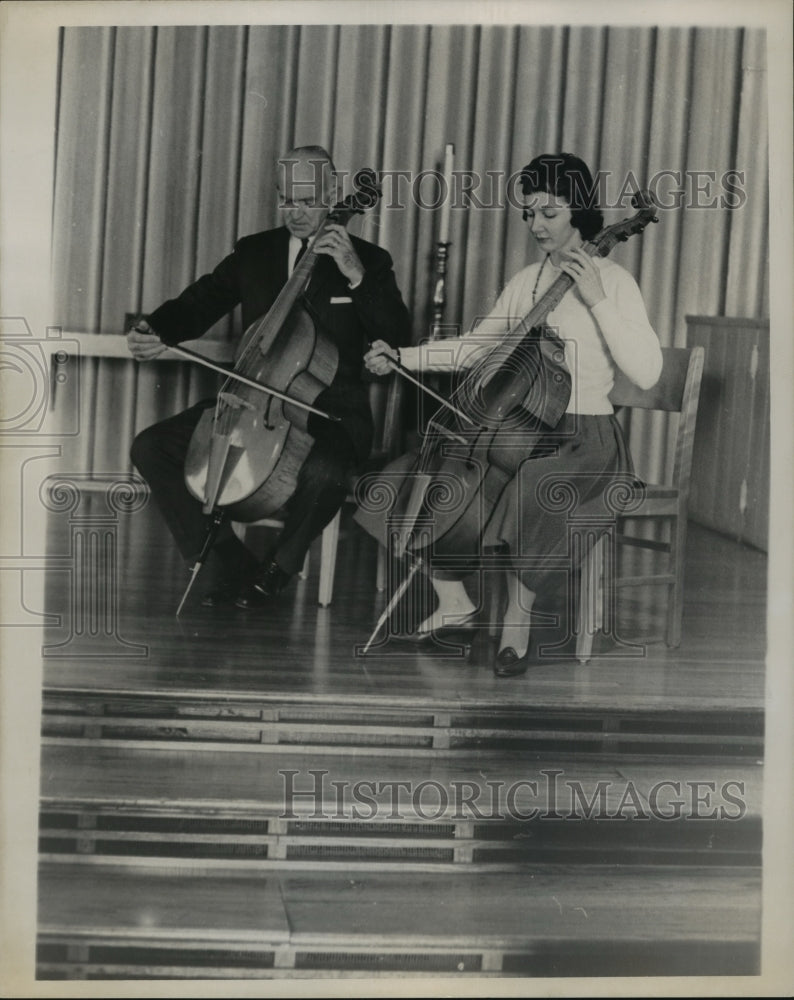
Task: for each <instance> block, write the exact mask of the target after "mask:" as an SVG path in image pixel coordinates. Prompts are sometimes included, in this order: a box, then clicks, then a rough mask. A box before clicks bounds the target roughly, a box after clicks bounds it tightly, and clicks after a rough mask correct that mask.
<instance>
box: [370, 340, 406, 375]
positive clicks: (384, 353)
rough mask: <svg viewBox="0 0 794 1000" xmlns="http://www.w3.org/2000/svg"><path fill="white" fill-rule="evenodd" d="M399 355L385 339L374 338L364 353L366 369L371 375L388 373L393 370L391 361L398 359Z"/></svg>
mask: <svg viewBox="0 0 794 1000" xmlns="http://www.w3.org/2000/svg"><path fill="white" fill-rule="evenodd" d="M398 360H399V355H398V353H397V351H395V349H394V348H393V347H389V345H388V344H387V343H386V341H385V340H376V341H375V342H374V343H373V345H372V347H370V349H369V350H368V351H367V353H366V354H365V355H364V364H365V365H366V366H367V371H369V372H372V374H373V375H388V374H389V372H390V371H392V370H393V365H392V362H393V361H398Z"/></svg>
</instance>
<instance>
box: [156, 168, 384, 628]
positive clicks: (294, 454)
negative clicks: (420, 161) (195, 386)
mask: <svg viewBox="0 0 794 1000" xmlns="http://www.w3.org/2000/svg"><path fill="white" fill-rule="evenodd" d="M354 187H355V190H354V192H353V194H351V195H349V196H348V197H347V198H345V199H344V200H343V201H342V202H340V203H339V204H337V205H336V206H334V207H333V208H332V209H331V211H330V212H329V214H328V215H327V216H326V218H325V219H324V220H323V222H322V224H321V226H320V228H319V229H318V231H317V233H316V234H315V237H314V238H315V240H316V239H319V238H320V237H321V236H322V235H323V233H324V232H325V230H326V227H327V226H328V224H329V223H336V224H339V225H347V223H348V222H349V220H350V219H351V218H352V217H353V216H354V215H356V214H360V213H362V212H364V211H365V210H366V209H368V208H371V207H372V206H374V205H375V204H376V202H377V200H378V198H379V197H380V190H379V189H378V187H377V186H376V184H375V174H374V172H372V171H368V170H362V171H359V172H358V173H357V174H356V176H355V178H354ZM318 259H319V255H318V254H316V253H315V252H314V251H313V249H312V247H311V246H309V247H307V249H306V252H305V253H304V254H303V256H302V257H301V259H300V260H299V261H298V263H297V265H296V267H295V269H294V270H293V273H292V275H291V276H290V278H289V279H288V281H287V283H286V284H285V285H284V286H283V288H282V289H281V291H280V292H279V294H278V296H277V298H276V300H275V301H274V302H273V304H272V306H271V307H270V309H269V310H268V312H267V313H266V314H265V316H263V317H262V318H261V319H259V320H257V321H255V322H254V323H252V324H251V326H250V327H249V328H248V330H247V331H246V332H245V334H244V335H243V337H242V339H241V342H240V345H239V349H238V351H237V355H236V358H235V362H234V366H233V369H232V370H231V371H229V370H226V369H223V368H221V367H220V366H216V365H213V364H212V363H211V362H207V361H206V360H205V359H203V358H201V356H200V355H197V354H195V353H194V352H192V351H189V350H187V349H185V348H180V347H174V348H172V350H174V351H176V353H178V354H182V355H184V356H185V357H188V358H190V359H191V360H196V361H199V363H201V364H203V365H205V366H207V367H210V368H213V369H214V370H216V371H220V372H222V373H223V374H224V375H225V376H226V381H225V383H224V384H223V386H222V388H221V390H220V392H219V393H218V395H217V399H216V403H215V406H214V407H210V408H208V409H207V410H206V411H205V412H204V413H203V414H202V416H201V419H200V421H199V423H198V425H197V426H196V429H195V431H194V432H193V436H192V438H191V441H190V444H189V447H188V452H187V456H186V459H185V483H186V485H187V488H188V490H189V491H190V492H191V493H192V495H193V496H194V497H196V499H198V500H199V501H201V503H202V511H203V513H204V514H207V515H210V517H211V521H210V525H209V528H208V532H207V537H206V539H205V543H204V546H203V548H202V550H201V553H200V554H199V556H198V558H197V560H196V563H195V564H194V566H193V569H192V575H191V578H190V581H189V583H188V587H187V589H186V591H185V594H184V595H183V597H182V601H181V602H180V605H179V608H178V609H177V615H178V614H179V612H180V611H181V609H182V606H183V605H184V602H185V600H186V598H187V595H188V593H189V592H190V589H191V587H192V585H193V582H194V581H195V578H196V576H197V574H198V571H199V569H200V568H201V566H202V565H203V562H204V560H205V558H206V556H207V554H208V552H209V550H210V548H211V547H212V544H213V542H214V539H215V537H216V535H217V532H218V530H219V528H220V526H221V524H222V523H223V521H224V519H225V518H227V517H229V518H232V519H234V520H239V521H244V522H250V521H256V520H259V519H260V518H264V517H267V516H269V515H272V514H275V513H276V512H277V511H280V510H281V509H282V508H283V507H284V504H285V503H286V502H287V501H288V500H289V498H290V497H291V496H292V494H293V493H294V492H295V489H296V486H297V479H298V474H299V473H300V469H301V467H302V465H303V463H304V461H305V460H306V457H307V456H308V454H309V452H310V450H311V448H312V446H313V443H314V437H313V436H312V434H311V433H310V431H309V416H310V415H311V414H314V415H316V416H318V417H320V418H323V419H327V420H329V421H332V422H339V421H340V418H339V417H338V416H335V415H334V414H332V413H326V412H325V411H323V410H322V409H320V408H318V407H317V406H315V405H314V404H315V401H316V400H317V397H318V396H319V395H320V394H321V393H322V392H323V390H325V389H327V388H328V387H329V386H330V385H331V383H332V382H333V380H334V377H335V375H336V372H337V368H338V362H339V357H338V351H337V348H336V346H335V345H334V344H333V343H332V341H331V340H330V339H329V338H328V337H327V336H325V335H324V333H323V330H322V328H321V326H320V324H319V322H318V321H317V319H316V317H315V315H314V314H313V311H312V308H311V304H310V302H309V300H308V298H307V296H306V290H307V287H308V285H309V282H310V280H311V277H312V274H313V271H314V268H315V265H316V263H317V260H318Z"/></svg>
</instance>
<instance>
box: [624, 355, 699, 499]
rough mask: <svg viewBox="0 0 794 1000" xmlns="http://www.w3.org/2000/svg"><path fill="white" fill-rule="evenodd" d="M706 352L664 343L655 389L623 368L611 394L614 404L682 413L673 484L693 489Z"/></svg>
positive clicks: (684, 490) (683, 490)
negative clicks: (640, 385)
mask: <svg viewBox="0 0 794 1000" xmlns="http://www.w3.org/2000/svg"><path fill="white" fill-rule="evenodd" d="M704 355H705V352H704V350H703V348H702V347H663V348H662V373H661V375H660V376H659V380H658V382H657V383H656V385H655V386H653V387H652V388H651V389H640V388H638V387H637V386H636V385H634V384H633V383H632V382H631V381H630V380H629V379H628V378H627V377H626V376H625V375H624V374H623V373H622V372H621V371H616V372H615V384H614V386H613V388H612V392H610V394H609V398H610V401H611V402H612V405H613V406H627V407H630V408H636V409H641V410H662V411H664V412H666V413H678V414H679V419H678V431H677V433H676V442H675V459H674V463H673V485H675V486H677V487H678V489H679V491H681V492H682V493H683V494H684V495H686V494H688V492H689V479H690V474H691V470H692V449H693V445H694V440H695V424H696V421H697V409H698V400H699V398H700V382H701V378H702V376H703V360H704Z"/></svg>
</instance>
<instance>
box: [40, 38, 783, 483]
mask: <svg viewBox="0 0 794 1000" xmlns="http://www.w3.org/2000/svg"><path fill="white" fill-rule="evenodd" d="M764 56H765V36H764V34H763V32H761V31H758V30H744V29H735V28H730V29H727V28H726V29H715V28H686V29H684V28H682V29H672V28H664V29H659V28H596V27H593V28H589V27H533V26H516V27H492V26H487V27H486V26H475V25H471V26H413V25H411V26H373V25H366V26H328V25H325V26H323V25H319V26H317V25H315V26H289V25H287V26H275V27H274V26H241V27H228V26H218V27H206V26H205V27H141V28H133V27H129V28H128V27H116V28H114V27H103V28H100V27H97V28H66V29H63V30H62V34H61V39H60V67H59V74H58V76H59V89H58V100H57V143H56V162H55V199H54V217H53V275H54V283H55V288H54V293H55V294H54V301H55V303H56V311H57V315H56V320H55V321H56V323H57V324H59V325H60V326H61V327H62V328H63V329H64V330H65V331H83V332H93V333H103V334H107V335H108V336H118V335H119V334H121V332H122V331H123V329H124V317H125V314H128V313H136V312H139V311H144V312H145V311H148V310H152V309H154V308H155V307H156V306H157V305H159V304H160V303H161V302H162V301H163V300H164V299H165V298H168V297H170V296H173V295H175V294H176V293H178V292H179V291H180V290H181V289H182V288H183V287H184V285H185V284H186V283H188V282H189V281H191V280H192V279H194V278H195V277H197V276H199V275H200V274H202V273H205V272H206V271H207V270H209V269H210V268H211V267H212V266H213V265H214V264H215V263H217V261H219V260H220V259H221V258H222V257H223V256H225V255H226V254H227V253H228V252H229V251H230V250H231V248H232V246H233V244H234V241H235V239H236V238H238V237H239V236H242V235H245V234H246V233H251V232H256V231H257V230H260V229H263V228H267V227H269V226H273V225H277V224H278V222H279V220H278V210H277V207H276V198H275V181H276V173H275V170H276V168H275V159H276V157H277V155H278V154H279V152H280V151H282V150H284V149H285V148H287V147H289V146H290V145H293V144H307V143H319V144H321V145H325V146H327V147H328V148H330V149H331V150H332V151H333V153H334V156H335V159H336V161H337V166H338V167H339V168H340V169H341V170H342V171H348V172H354V171H355V170H357V169H358V168H359V167H362V166H369V167H373V168H374V169H376V170H377V171H391V172H398V171H399V172H403V175H402V179H398V178H397V177H396V175H395V173H392V174H390V175H389V177H388V179H387V183H385V184H384V198H383V200H382V201H381V203H380V205H379V207H378V208H377V209H375V210H374V211H372V212H370V213H368V214H367V215H366V216H365V217H363V218H360V219H357V220H355V221H354V222H353V223H352V225H351V229H352V230H353V231H354V232H357V233H359V234H360V235H362V236H363V237H365V238H367V239H370V240H374V241H376V242H378V243H380V244H381V245H383V246H385V247H386V248H387V249H388V250H389V251H390V252H391V254H392V256H393V258H394V262H395V269H396V273H397V276H398V281H399V284H400V287H401V288H402V290H403V293H404V296H405V299H406V301H407V303H408V306H409V308H410V309H411V311H412V314H413V317H414V338H415V339H416V340H419V339H421V338H422V337H424V336H426V335H427V334H428V331H429V326H430V318H431V300H432V293H433V284H434V282H433V274H432V260H433V251H434V245H435V241H436V240H437V239H438V229H439V222H440V214H441V213H440V209H439V208H438V207H437V206H436V207H434V206H435V203H436V202H437V194H438V191H437V188H436V186H435V185H434V183H433V181H432V178H425V180H424V181H422V183H421V184H420V185H417V183H416V181H415V180H414V182H413V185H412V182H411V180H410V178H416V177H417V175H419V174H421V172H422V171H427V170H432V169H440V168H441V167H442V166H443V158H444V147H445V144H446V143H449V142H452V143H454V144H455V169H456V170H458V171H471V172H473V174H474V175H476V176H477V177H479V178H480V183H479V187H478V188H477V189H476V190H475V191H474V192H473V195H474V197H473V200H472V201H471V203H470V204H469V206H468V207H455V208H454V209H453V211H452V224H451V236H450V239H451V247H450V256H449V270H448V280H447V306H446V314H445V322H446V323H447V324H449V326H450V327H452V328H454V327H455V326H462V327H464V328H466V327H468V326H469V325H470V324H471V323H472V321H473V320H474V319H475V318H476V317H477V316H480V315H483V314H484V313H485V312H486V311H487V310H488V309H489V307H490V306H491V305H492V303H493V302H494V300H495V298H496V296H497V294H498V292H499V290H500V288H501V286H502V285H503V284H504V282H505V281H506V280H507V279H508V278H509V277H510V276H511V275H512V274H513V273H514V272H515V271H516V270H518V269H519V268H520V267H521V266H523V265H524V264H525V263H528V262H530V261H531V260H532V259H534V258H535V255H536V253H537V251H535V250H534V249H533V248H532V246H531V242H530V240H529V238H528V233H527V227H526V225H525V224H524V223H523V222H522V220H521V215H520V212H519V211H517V210H516V209H512V210H511V209H509V208H508V209H507V210H505V208H504V207H502V204H501V202H502V201H503V193H504V184H503V183H502V182H503V178H504V175H505V172H506V171H507V172H512V171H515V170H518V169H520V167H521V166H522V165H523V164H525V163H526V162H527V161H528V160H529V159H530V158H531V157H532V156H534V155H536V154H537V153H540V152H555V151H560V150H566V151H570V152H575V153H578V154H579V155H581V156H582V157H583V158H584V159H585V160H586V161H587V162H588V163H589V164H590V165H591V166H592V167H593V168H594V169H599V170H601V171H605V172H608V176H607V177H606V187H605V190H606V192H607V194H608V195H609V197H610V198H614V197H615V196H616V195H617V194H618V193H620V191H621V190H623V189H624V184H625V183H627V184H628V186H629V188H630V187H631V185H632V178H636V181H637V182H638V183H639V184H643V185H644V184H645V183H647V182H648V181H649V180H650V179H651V178H653V177H654V176H657V175H659V174H660V172H662V171H668V172H672V173H670V174H667V175H664V177H663V183H661V184H660V185H659V188H658V191H659V193H660V194H661V195H663V196H664V198H665V199H666V204H667V205H668V206H670V205H674V206H675V207H666V208H664V210H663V211H662V212H661V222H660V224H659V225H658V226H653V227H651V228H650V229H649V230H647V231H646V233H645V234H644V235H643V236H641V237H639V238H632V239H631V240H630V241H629V242H628V243H627V244H625V245H624V246H621V247H619V248H618V249H617V250H616V251H615V252H614V258H615V259H616V260H617V261H619V262H620V263H622V264H624V265H625V266H626V267H627V268H628V269H629V270H630V271H631V272H632V273H633V274H634V275H635V276H636V278H637V280H638V281H639V284H640V287H641V289H642V292H643V294H644V296H645V301H646V303H647V306H648V312H649V315H650V317H651V321H652V323H653V325H654V327H655V328H656V330H657V331H658V333H659V337H660V339H661V341H662V343H663V344H665V345H682V344H684V342H685V337H686V322H685V316H686V314H687V313H698V314H711V315H716V316H725V315H729V316H747V317H764V316H766V315H768V312H767V310H768V289H767V285H768V278H767V267H768V261H767V257H768V254H767V244H768V222H767V132H766V129H767V124H766V121H767V119H766V73H765V58H764ZM728 171H738V172H739V174H738V176H737V177H735V178H734V179H733V182H732V183H733V184H734V186H735V188H736V189H738V192H739V194H738V195H737V196H735V197H733V198H732V199H731V198H728V199H727V203H725V202H726V189H725V178H726V175H727V172H728ZM697 172H699V173H697ZM698 178H699V180H698ZM728 182H729V183H730V182H731V181H730V175H728ZM348 188H349V185H348ZM677 188H681V189H683V195H682V196H679V199H678V201H677V199H676V196H675V195H674V194H673V193H672V192H674V190H675V189H677ZM727 194H730V192H727ZM416 196H418V198H417V197H416ZM715 199H716V201H715ZM694 200H698V201H699V202H700V205H699V206H696V205H693V204H692V202H693V201H694ZM721 200H722V202H723V203H722V204H721V203H720V202H721ZM417 201H418V202H419V203H417ZM737 202H740V204H738V207H737V205H736V203H737ZM732 205H733V206H734V207H731V206H732ZM628 214H631V210H630V209H629V208H628V207H627V206H625V205H624V207H622V208H609V209H608V210H607V212H606V217H607V223H612V222H615V221H618V220H619V219H620V218H623V217H625V216H626V215H628ZM234 322H235V320H231V321H230V320H226V321H223V322H221V323H220V324H218V327H217V329H215V330H214V331H213V334H212V335H213V336H215V337H218V338H221V339H223V338H228V337H230V336H231V335H232V331H233V324H234ZM448 332H453V330H449V331H448ZM213 384H214V381H213V378H209V379H208V377H207V375H206V374H205V373H203V372H201V371H199V370H197V369H195V368H193V367H191V366H188V365H182V364H162V363H161V364H157V363H155V364H148V365H140V366H136V365H134V364H132V363H128V362H124V361H101V362H96V361H95V362H92V363H90V364H87V365H85V369H84V372H83V379H82V389H83V392H82V406H83V410H84V413H83V417H84V423H83V427H84V429H85V431H86V432H85V433H84V434H82V435H81V436H80V439H79V449H80V455H79V456H75V457H74V460H75V461H79V462H80V463H81V464H80V467H81V468H83V469H92V470H94V471H96V472H100V471H101V472H107V471H116V470H123V469H125V468H127V467H128V466H127V462H128V459H127V449H128V445H129V442H130V441H131V439H132V437H133V435H134V433H135V432H136V430H138V429H140V428H142V427H144V426H146V425H147V424H149V423H151V422H152V421H154V420H156V419H159V418H161V417H163V416H166V415H168V414H171V413H173V412H175V411H176V410H177V409H179V408H180V407H183V406H185V405H187V404H188V403H189V402H191V401H193V400H195V399H196V398H198V396H199V395H200V394H201V393H203V392H206V391H207V389H208V388H210V387H211V386H212V385H213ZM630 439H631V446H632V451H633V453H634V456H635V459H636V462H637V465H638V469H639V471H640V472H641V473H642V474H643V475H644V476H646V477H650V478H655V477H657V476H658V475H660V474H662V472H663V470H664V468H665V466H666V464H668V463H669V462H670V460H671V455H670V450H671V449H670V447H669V442H668V435H667V434H666V433H665V432H664V431H663V430H662V427H661V424H660V423H658V422H657V421H656V420H655V419H652V418H643V419H637V418H635V419H633V421H632V426H631V427H630Z"/></svg>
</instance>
